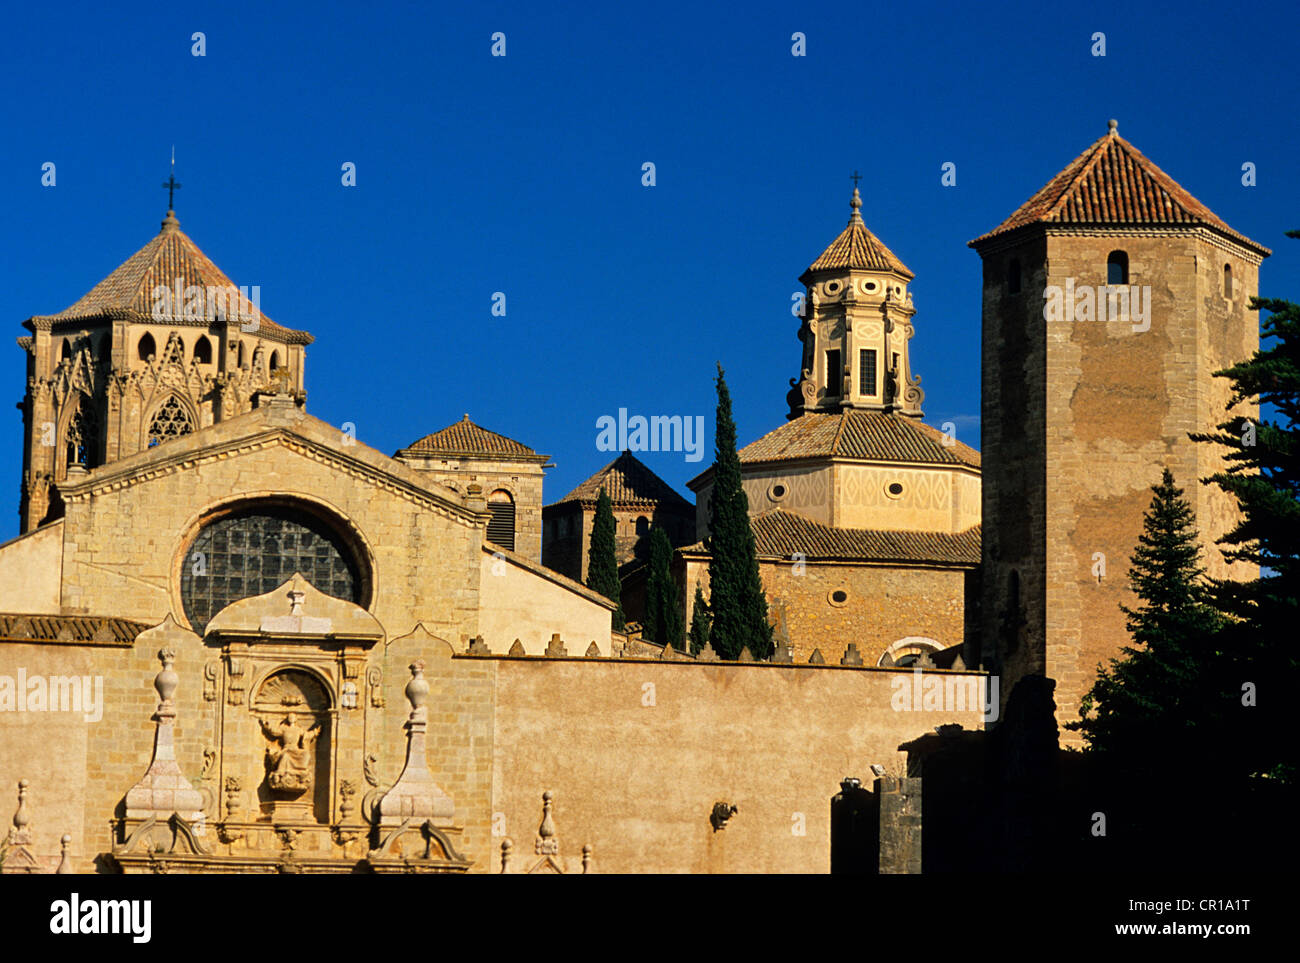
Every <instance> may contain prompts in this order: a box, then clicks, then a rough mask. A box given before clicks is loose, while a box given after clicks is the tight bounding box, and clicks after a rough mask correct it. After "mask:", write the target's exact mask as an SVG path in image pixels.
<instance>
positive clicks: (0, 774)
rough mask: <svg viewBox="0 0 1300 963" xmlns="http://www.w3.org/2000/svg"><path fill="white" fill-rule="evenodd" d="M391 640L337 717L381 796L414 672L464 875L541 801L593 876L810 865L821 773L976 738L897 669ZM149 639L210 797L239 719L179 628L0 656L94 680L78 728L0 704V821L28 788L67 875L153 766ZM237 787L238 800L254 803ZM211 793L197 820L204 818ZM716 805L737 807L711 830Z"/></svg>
mask: <svg viewBox="0 0 1300 963" xmlns="http://www.w3.org/2000/svg"><path fill="white" fill-rule="evenodd" d="M411 628H412V629H414V627H411ZM394 634H395V633H394V632H390V633H389V637H388V641H387V642H384V643H381V644H379V645H376V646H375V647H374V648H373V649H371V650H370V653H369V655H368V661H367V666H368V669H367V672H366V674H365V676H363V678H365V679H367V680H369V679H370V672H369V669H370V668H374V669H377V670H379V671H380V672H381V673H382V682H381V684H380V686H381V688H380V692H379V693H375V692H372V691H371V690H370V689H369V687H367V688H366V689H365V690H363V694H362V698H363V700H364V701H363V703H362V706H361V707H360V708H359V709H358V710H346V711H357V712H360V713H363V715H364V719H365V729H366V735H365V751H366V753H368V754H372V755H373V756H374V757H375V759H374V766H373V769H374V773H375V776H376V778H377V781H378V782H379V783H380V785H381V786H388V785H391V783H392V781H393V780H394V779H395V778H396V777H397V774H398V773H399V772H400V771H401V768H402V764H403V759H404V752H405V745H406V741H405V732H404V729H403V725H404V723H405V721H406V718H407V711H408V705H407V702H406V699H405V697H404V695H403V690H404V687H405V684H406V682H407V681H408V680H409V678H410V675H409V672H408V671H407V667H408V665H409V664H410V663H411V662H412V661H414V660H415V659H417V658H422V659H424V660H425V661H426V664H427V668H426V678H427V679H428V681H429V683H430V686H431V693H430V697H429V709H428V720H429V721H428V724H429V728H428V760H429V768H430V770H431V772H432V774H433V778H434V780H435V782H436V783H437V784H438V785H439V786H440V787H441V788H442V789H443V790H445V791H446V792H447V793H449V794H450V795H451V796H452V798H453V799H454V800H455V806H456V817H455V821H456V824H457V825H458V826H459V827H460V829H461V832H460V833H459V834H458V835H457V836H456V838H455V841H456V845H457V847H458V848H459V849H460V850H461V851H462V852H463V853H464V854H465V855H467V856H468V857H469V858H471V859H472V860H474V865H473V867H472V871H474V872H495V871H496V870H497V869H498V868H499V865H500V863H499V860H500V844H501V842H502V840H503V838H506V837H509V838H510V839H511V840H512V842H513V843H514V844H515V851H516V853H517V854H518V856H519V857H527V858H535V857H534V856H533V842H534V837H535V833H536V830H537V826H538V822H539V821H540V818H541V794H542V792H543V791H551V792H553V793H554V794H555V796H554V814H553V818H554V821H555V824H556V826H557V827H558V839H559V840H560V843H561V855H563V856H565V857H566V859H567V862H568V865H569V867H570V868H574V867H576V866H577V865H578V860H579V857H580V854H581V849H582V846H583V845H586V844H590V845H591V846H593V847H594V853H595V864H594V869H595V871H597V872H609V873H614V872H813V873H821V872H826V871H828V869H829V846H830V840H829V814H830V799H831V797H832V796H833V795H834V793H835V792H836V791H837V789H838V787H839V783H840V780H841V779H843V778H844V777H845V776H846V775H858V776H866V774H867V772H868V770H869V767H870V766H871V765H872V764H880V765H883V766H885V767H886V768H887V769H888V770H889V771H890V772H896V773H901V772H902V771H903V770H902V767H903V762H904V757H903V756H902V754H901V753H900V752H899V751H898V747H899V745H901V744H902V743H903V742H905V741H907V740H908V739H911V738H915V737H916V736H919V735H921V734H923V733H926V732H930V731H933V729H934V727H935V726H938V725H941V724H947V723H959V724H962V725H964V726H966V727H967V728H975V727H978V726H979V725H980V724H981V716H980V714H979V712H978V710H975V709H970V708H966V709H961V710H953V711H941V710H936V711H919V710H918V711H902V710H899V711H895V709H894V707H893V705H892V701H893V698H894V695H895V692H896V691H897V689H898V687H899V686H903V685H908V686H910V685H912V683H913V680H914V676H913V674H912V673H911V672H908V671H905V670H887V669H869V668H866V669H850V668H841V667H838V666H825V667H822V666H807V665H804V666H778V665H771V664H730V663H728V664H697V663H693V662H662V661H645V660H621V659H586V658H563V659H547V658H536V657H524V658H510V657H506V656H499V655H491V656H467V655H463V654H460V655H456V656H454V657H453V656H452V655H451V654H450V648H449V647H448V646H447V644H446V643H445V642H442V641H439V640H437V639H434V638H432V637H431V636H429V635H428V634H427V633H423V632H419V631H409V632H405V634H402V635H401V636H399V637H397V638H393V635H394ZM164 638H165V641H166V644H168V645H170V646H172V647H173V648H175V649H176V651H177V654H176V661H175V668H176V671H177V673H178V674H179V676H180V686H179V689H178V690H177V693H176V696H175V701H176V707H177V711H178V719H177V722H176V729H175V742H176V755H177V760H178V763H179V766H180V769H181V771H182V772H183V773H184V774H185V776H186V777H187V778H188V779H189V780H190V781H191V782H192V783H193V784H194V785H195V787H196V788H200V789H202V788H203V787H204V786H207V787H208V788H210V789H212V790H213V791H214V792H215V791H216V790H217V789H219V788H220V786H221V781H220V780H221V775H222V774H221V771H220V769H219V767H216V768H213V769H212V770H210V771H209V772H208V773H207V775H206V776H203V775H202V774H203V773H204V766H205V760H204V750H205V749H211V748H214V746H215V743H216V742H217V740H218V733H219V732H220V731H221V722H220V719H221V714H222V713H223V712H224V713H229V712H242V711H244V709H243V708H242V707H234V708H232V707H231V706H230V705H228V704H227V702H226V700H225V699H224V698H223V697H222V693H221V692H220V691H215V692H213V691H210V690H207V687H205V680H204V664H205V662H206V661H208V660H211V659H213V658H215V657H216V655H217V653H216V651H215V650H214V649H213V648H212V647H210V646H204V645H203V644H202V643H201V642H200V640H199V639H198V638H197V637H195V636H193V634H192V633H189V632H186V631H184V630H181V629H178V628H174V627H172V628H163V629H153V630H149V631H147V632H145V633H143V634H142V635H141V636H140V637H139V638H138V639H137V641H136V643H135V644H134V645H124V646H121V645H119V646H112V645H89V644H71V643H58V644H50V643H46V644H40V645H33V644H21V643H12V642H5V643H0V676H10V677H15V676H16V675H17V673H18V671H19V670H20V669H21V670H24V671H25V672H26V673H27V675H28V676H29V677H30V676H34V675H43V676H46V677H48V676H53V675H63V676H70V675H89V676H91V677H93V678H98V679H102V693H103V700H104V703H105V704H106V705H107V709H106V710H105V711H104V714H103V716H102V718H98V719H94V720H88V719H87V718H85V717H84V716H83V715H82V714H78V713H69V712H22V713H19V712H14V711H3V712H0V807H3V808H0V813H4V814H5V817H6V818H7V816H8V814H9V813H11V811H12V809H11V807H12V805H13V804H15V803H16V787H17V783H18V780H19V779H28V780H29V782H30V794H29V809H30V811H31V813H32V829H33V832H34V835H35V842H34V847H33V848H34V849H35V850H36V851H37V852H38V854H42V855H44V856H46V857H48V858H49V859H51V860H52V859H53V857H54V856H55V855H57V853H58V849H59V846H58V840H59V837H60V836H61V835H63V834H64V833H65V832H66V833H69V834H70V835H72V837H73V843H72V847H71V855H72V859H73V865H74V867H75V869H76V870H77V871H78V872H93V871H95V869H96V864H95V858H96V857H97V856H98V855H99V854H101V853H104V852H106V851H107V850H108V849H109V848H110V842H109V833H108V827H107V821H108V820H109V819H110V818H111V817H112V816H113V815H114V813H115V811H116V810H117V808H118V805H119V803H120V802H121V801H122V799H123V797H124V796H125V793H126V791H127V790H128V789H130V788H131V786H132V785H134V783H135V782H136V781H137V780H138V779H139V778H140V777H141V776H142V775H143V773H144V772H145V769H146V767H147V766H148V763H149V759H150V756H151V750H152V742H153V733H154V725H153V723H152V721H151V716H152V714H153V712H154V709H155V707H156V704H157V696H156V693H155V692H154V689H153V685H152V682H153V678H154V676H155V675H156V674H157V671H158V661H157V658H156V655H157V649H158V647H159V644H160V641H162V640H163V639H164ZM936 675H939V676H942V677H944V678H945V679H951V680H972V679H978V678H981V677H978V676H974V675H969V674H959V673H936ZM756 707H761V711H757V712H756ZM352 755H355V753H354V754H352ZM352 755H350V756H349V758H348V759H347V760H345V761H341V763H340V765H341V766H342V765H343V764H344V762H346V765H347V767H348V771H346V772H344V771H342V768H341V769H340V772H339V773H338V775H339V776H340V777H345V778H348V779H350V780H352V781H353V782H354V783H355V784H357V785H358V786H359V787H360V791H361V792H362V793H364V792H365V791H367V790H369V789H370V788H371V786H370V785H367V784H366V782H365V781H364V780H363V777H362V773H361V772H358V771H354V770H356V769H358V765H357V763H358V760H357V759H356V758H353V757H352ZM250 788H251V787H245V794H244V795H245V805H246V806H248V805H249V804H250V803H253V804H255V797H254V796H253V794H252V792H251V791H250ZM216 795H217V797H218V802H217V804H216V807H215V808H216V812H215V813H209V814H208V819H207V820H206V822H208V823H214V822H216V821H217V817H218V816H219V815H220V813H221V812H222V806H223V805H224V803H223V802H222V801H221V799H220V797H221V796H222V795H223V794H222V793H221V792H216ZM718 802H727V803H729V804H732V805H735V806H737V807H738V812H737V813H736V814H735V816H734V817H733V818H732V819H731V820H729V821H728V823H727V824H726V827H725V828H724V829H721V830H718V831H715V830H714V828H713V826H712V824H711V823H710V820H709V815H710V812H711V811H712V808H713V806H714V804H715V803H718ZM203 831H204V832H208V833H211V832H213V831H214V830H213V828H212V827H211V826H205V827H203ZM522 863H523V859H522V858H521V859H519V860H518V864H522ZM51 865H53V863H52V862H51Z"/></svg>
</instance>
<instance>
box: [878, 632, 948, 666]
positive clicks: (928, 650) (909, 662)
mask: <svg viewBox="0 0 1300 963" xmlns="http://www.w3.org/2000/svg"><path fill="white" fill-rule="evenodd" d="M942 650H943V646H942V645H940V644H939V643H938V642H937V641H936V640H934V639H931V638H928V637H926V636H921V635H909V636H908V637H907V638H904V639H899V640H898V641H897V642H895V643H894V644H893V645H891V646H890V647H889V648H887V649H886V650H885V654H884V655H882V656H881V657H880V665H882V666H895V667H897V668H906V667H908V666H914V665H916V664H917V663H918V662H920V663H922V665H923V666H924V665H925V664H926V663H929V665H930V666H931V667H933V664H934V663H933V662H932V661H930V656H932V655H934V654H935V653H936V652H941V651H942Z"/></svg>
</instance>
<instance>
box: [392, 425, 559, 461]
mask: <svg viewBox="0 0 1300 963" xmlns="http://www.w3.org/2000/svg"><path fill="white" fill-rule="evenodd" d="M402 452H411V453H414V454H439V455H498V456H505V457H521V458H533V459H538V458H540V459H543V460H545V459H546V458H547V456H546V455H539V454H537V452H535V451H533V450H532V449H531V448H529V447H528V446H527V445H524V444H521V443H520V442H517V441H515V440H514V439H513V438H507V437H506V436H505V435H498V434H497V433H496V432H495V431H488V430H487V429H486V428H480V427H479V426H478V425H476V424H474V422H472V421H470V420H469V415H466V416H465V417H464V418H462V419H461V420H460V421H458V422H456V423H455V424H454V425H448V426H447V427H446V428H444V429H442V430H441V431H435V432H434V433H433V434H431V435H425V436H424V437H423V438H421V439H420V440H419V441H415V442H412V443H411V444H410V445H409V446H408V447H406V448H403V449H402ZM402 452H399V453H398V454H401V453H402Z"/></svg>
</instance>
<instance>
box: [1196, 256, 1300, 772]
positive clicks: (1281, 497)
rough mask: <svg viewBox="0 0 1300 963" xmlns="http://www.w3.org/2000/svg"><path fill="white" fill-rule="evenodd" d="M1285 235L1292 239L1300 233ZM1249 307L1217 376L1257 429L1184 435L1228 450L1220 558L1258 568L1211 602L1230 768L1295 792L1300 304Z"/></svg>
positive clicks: (1240, 426)
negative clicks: (1218, 622)
mask: <svg viewBox="0 0 1300 963" xmlns="http://www.w3.org/2000/svg"><path fill="white" fill-rule="evenodd" d="M1286 233H1287V236H1288V237H1291V238H1300V231H1287V232H1286ZM1250 307H1251V309H1252V310H1256V311H1258V310H1264V311H1268V312H1270V313H1269V316H1268V317H1267V318H1265V319H1264V321H1263V322H1262V323H1261V325H1260V336H1261V347H1260V349H1259V350H1257V351H1256V352H1255V353H1254V355H1252V356H1251V357H1250V358H1249V359H1247V360H1245V361H1243V362H1241V363H1239V364H1236V365H1233V366H1232V367H1229V368H1225V369H1224V370H1222V371H1217V372H1215V374H1216V375H1217V376H1219V377H1223V378H1227V379H1228V380H1229V381H1230V383H1231V385H1232V396H1231V399H1230V401H1229V408H1231V407H1233V406H1235V405H1237V404H1238V403H1240V402H1241V401H1243V400H1246V399H1256V400H1258V401H1259V403H1260V405H1261V414H1262V415H1263V417H1261V418H1260V420H1259V421H1258V423H1256V422H1252V421H1251V420H1250V419H1247V418H1245V417H1243V416H1236V417H1232V418H1229V419H1228V420H1227V421H1225V422H1223V423H1222V424H1220V425H1218V426H1217V427H1218V430H1217V431H1216V432H1213V433H1209V434H1197V435H1192V438H1193V439H1194V440H1196V441H1199V442H1207V443H1215V444H1219V445H1222V446H1224V447H1226V448H1227V453H1226V454H1225V456H1224V458H1225V461H1226V462H1227V467H1226V468H1225V469H1224V470H1223V471H1220V472H1218V473H1216V474H1214V475H1212V476H1210V478H1208V479H1207V482H1209V483H1211V484H1214V485H1216V486H1218V487H1219V488H1221V489H1222V490H1223V491H1225V492H1227V493H1228V494H1229V495H1231V496H1232V497H1233V498H1234V499H1235V500H1236V502H1237V505H1238V507H1239V509H1240V511H1241V521H1240V522H1239V523H1238V524H1237V526H1236V527H1235V528H1234V529H1233V530H1232V531H1231V532H1229V533H1228V534H1227V535H1225V536H1224V537H1223V538H1221V539H1219V543H1220V544H1221V545H1223V546H1224V549H1223V554H1224V557H1225V558H1226V559H1227V560H1229V561H1235V562H1244V563H1246V564H1248V565H1252V566H1255V565H1258V566H1259V567H1260V571H1259V574H1258V576H1257V577H1255V578H1253V579H1250V580H1247V581H1240V582H1238V581H1229V580H1224V581H1220V582H1216V583H1215V588H1216V593H1215V594H1216V602H1217V604H1218V605H1219V607H1220V608H1221V609H1222V610H1223V611H1224V612H1225V613H1227V614H1228V615H1229V616H1230V617H1231V619H1232V624H1230V625H1229V626H1228V627H1226V628H1225V630H1224V632H1223V634H1222V635H1223V638H1222V649H1223V661H1224V664H1223V665H1222V667H1221V670H1220V671H1221V674H1222V677H1223V684H1224V688H1225V689H1226V690H1228V692H1227V693H1226V694H1225V695H1227V696H1230V697H1231V701H1232V703H1233V712H1232V713H1231V717H1230V720H1229V722H1230V725H1228V726H1226V727H1225V739H1229V740H1231V743H1232V745H1233V750H1234V751H1233V754H1232V756H1231V757H1230V758H1231V760H1232V762H1231V764H1232V766H1233V767H1234V768H1235V769H1236V770H1237V773H1236V775H1237V777H1238V778H1239V779H1241V780H1244V781H1245V782H1246V784H1247V785H1250V786H1253V787H1254V788H1256V789H1262V788H1265V787H1268V788H1270V789H1276V788H1282V787H1285V788H1287V789H1288V790H1289V791H1291V792H1294V791H1295V790H1296V789H1297V785H1298V783H1300V779H1298V775H1300V774H1298V773H1297V763H1296V758H1297V754H1296V752H1295V749H1294V737H1293V735H1292V728H1293V726H1292V722H1293V719H1292V711H1291V706H1292V700H1293V699H1294V697H1295V693H1296V691H1297V686H1300V660H1298V658H1297V653H1298V650H1297V647H1296V646H1295V644H1294V642H1293V639H1294V636H1295V631H1296V626H1297V625H1298V624H1300V602H1298V601H1297V596H1296V592H1297V586H1298V585H1300V500H1298V499H1300V462H1298V461H1297V455H1300V432H1298V431H1297V427H1296V421H1297V415H1298V414H1300V305H1297V304H1295V303H1294V302H1291V301H1286V300H1283V299H1280V298H1252V299H1251V302H1250ZM1270 409H1271V410H1270ZM1274 415H1276V417H1274ZM1220 766H1222V762H1220ZM1219 771H1220V772H1222V771H1223V770H1222V768H1220V769H1219Z"/></svg>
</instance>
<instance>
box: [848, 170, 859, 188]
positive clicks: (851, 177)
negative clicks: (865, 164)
mask: <svg viewBox="0 0 1300 963" xmlns="http://www.w3.org/2000/svg"><path fill="white" fill-rule="evenodd" d="M849 180H851V181H853V186H854V187H857V186H858V181H860V180H862V175H861V174H859V173H858V172H857V171H854V172H853V173H852V174H850V175H849Z"/></svg>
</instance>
